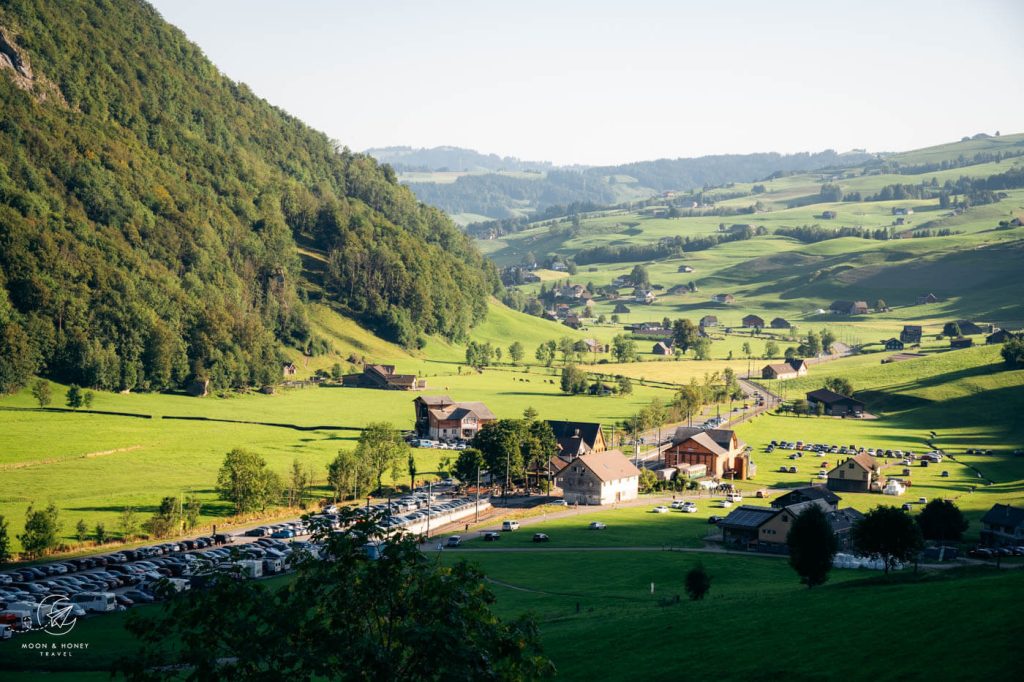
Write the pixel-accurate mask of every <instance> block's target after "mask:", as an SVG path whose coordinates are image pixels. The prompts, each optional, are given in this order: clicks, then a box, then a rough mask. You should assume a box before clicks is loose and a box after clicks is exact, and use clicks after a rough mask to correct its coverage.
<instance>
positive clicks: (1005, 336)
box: [985, 329, 1017, 343]
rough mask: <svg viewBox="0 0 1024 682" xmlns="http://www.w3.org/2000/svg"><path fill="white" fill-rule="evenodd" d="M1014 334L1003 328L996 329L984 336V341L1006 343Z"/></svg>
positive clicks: (1014, 336)
mask: <svg viewBox="0 0 1024 682" xmlns="http://www.w3.org/2000/svg"><path fill="white" fill-rule="evenodd" d="M1016 336H1017V335H1016V334H1014V333H1013V332H1008V331H1006V330H1005V329H997V330H995V331H994V332H992V333H991V334H989V335H988V336H986V337H985V343H1006V342H1007V341H1009V340H1010V339H1013V338H1016Z"/></svg>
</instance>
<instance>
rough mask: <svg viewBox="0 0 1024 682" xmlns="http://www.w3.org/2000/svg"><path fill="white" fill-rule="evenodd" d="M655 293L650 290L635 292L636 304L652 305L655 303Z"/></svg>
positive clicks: (634, 300) (634, 299)
mask: <svg viewBox="0 0 1024 682" xmlns="http://www.w3.org/2000/svg"><path fill="white" fill-rule="evenodd" d="M654 298H655V296H654V292H653V291H651V290H650V289H637V290H635V291H634V292H633V302H634V303H644V304H648V305H649V304H651V303H654Z"/></svg>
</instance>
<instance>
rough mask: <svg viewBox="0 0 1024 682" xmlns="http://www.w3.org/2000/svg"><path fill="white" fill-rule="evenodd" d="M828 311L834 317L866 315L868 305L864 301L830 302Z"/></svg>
mask: <svg viewBox="0 0 1024 682" xmlns="http://www.w3.org/2000/svg"><path fill="white" fill-rule="evenodd" d="M828 309H829V310H831V311H832V312H833V313H835V314H836V315H866V314H867V312H868V304H867V302H866V301H832V303H831V304H830V305H829V307H828Z"/></svg>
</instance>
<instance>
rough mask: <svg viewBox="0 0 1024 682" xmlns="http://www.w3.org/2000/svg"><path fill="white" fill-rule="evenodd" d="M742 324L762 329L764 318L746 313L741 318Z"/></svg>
mask: <svg viewBox="0 0 1024 682" xmlns="http://www.w3.org/2000/svg"><path fill="white" fill-rule="evenodd" d="M743 326H744V327H756V328H758V329H764V318H762V317H758V316H757V315H747V316H746V317H744V318H743Z"/></svg>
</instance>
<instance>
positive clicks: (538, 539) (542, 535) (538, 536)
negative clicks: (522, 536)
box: [533, 533, 551, 542]
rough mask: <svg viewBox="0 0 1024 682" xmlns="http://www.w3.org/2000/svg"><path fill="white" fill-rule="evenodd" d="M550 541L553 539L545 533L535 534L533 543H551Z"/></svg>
mask: <svg viewBox="0 0 1024 682" xmlns="http://www.w3.org/2000/svg"><path fill="white" fill-rule="evenodd" d="M550 539H551V538H549V537H548V536H547V534H545V533H534V534H533V541H534V542H547V541H549V540H550Z"/></svg>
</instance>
